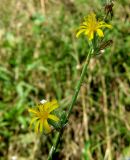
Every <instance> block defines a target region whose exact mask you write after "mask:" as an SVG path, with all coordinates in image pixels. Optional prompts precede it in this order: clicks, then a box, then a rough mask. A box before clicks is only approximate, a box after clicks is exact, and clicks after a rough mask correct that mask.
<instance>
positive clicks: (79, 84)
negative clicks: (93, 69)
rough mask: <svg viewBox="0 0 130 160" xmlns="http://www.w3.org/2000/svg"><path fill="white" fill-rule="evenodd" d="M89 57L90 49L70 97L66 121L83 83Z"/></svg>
mask: <svg viewBox="0 0 130 160" xmlns="http://www.w3.org/2000/svg"><path fill="white" fill-rule="evenodd" d="M91 55H92V49H90V51H89V53H88V55H87V58H86V61H85V64H84V67H83V70H82V73H81V76H80V80H79V81H78V84H77V86H76V90H75V93H74V96H73V97H72V103H71V105H70V107H69V110H68V114H67V119H68V118H69V117H70V114H71V111H72V109H73V106H74V104H75V102H76V99H77V96H78V93H79V90H80V87H81V85H82V83H83V80H84V76H85V74H86V71H87V67H88V64H89V61H90V59H91Z"/></svg>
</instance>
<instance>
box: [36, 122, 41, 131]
mask: <svg viewBox="0 0 130 160" xmlns="http://www.w3.org/2000/svg"><path fill="white" fill-rule="evenodd" d="M39 125H40V121H37V123H36V125H35V132H36V133H38V131H39Z"/></svg>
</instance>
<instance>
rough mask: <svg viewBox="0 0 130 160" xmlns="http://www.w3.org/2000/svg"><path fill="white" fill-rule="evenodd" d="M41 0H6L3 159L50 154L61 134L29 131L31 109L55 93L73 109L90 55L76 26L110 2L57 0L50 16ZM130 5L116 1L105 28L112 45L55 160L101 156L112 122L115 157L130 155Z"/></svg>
mask: <svg viewBox="0 0 130 160" xmlns="http://www.w3.org/2000/svg"><path fill="white" fill-rule="evenodd" d="M39 2H40V1H38V2H36V1H33V0H30V1H28V2H27V1H25V0H21V1H16V0H12V1H10V2H9V1H8V0H4V3H3V2H0V17H1V20H0V50H1V51H0V159H1V160H6V159H11V157H13V156H16V157H17V159H19V160H24V159H30V160H31V159H32V160H34V159H36V160H40V159H46V158H47V154H48V152H49V149H50V148H51V145H52V143H53V141H55V134H54V133H52V135H48V136H44V135H42V136H39V135H36V134H34V132H33V131H31V130H29V127H28V126H29V121H30V115H29V113H28V111H27V109H28V107H29V106H34V105H35V104H36V103H38V102H39V100H41V99H50V98H57V99H58V101H59V103H60V105H61V108H63V109H64V110H66V109H67V108H68V105H69V103H70V101H71V97H72V95H73V93H74V89H75V86H76V83H77V80H78V79H79V76H80V73H81V69H82V66H83V62H84V60H85V57H86V54H87V52H88V45H87V40H86V38H85V37H83V36H81V38H79V39H76V38H75V32H76V29H77V27H78V26H79V24H80V22H81V21H82V19H83V17H84V16H85V15H87V13H89V11H92V10H94V11H96V12H97V13H98V14H101V15H102V14H103V5H104V3H105V1H90V0H88V1H85V0H75V1H74V3H70V1H69V0H68V1H63V2H62V1H61V2H60V1H56V2H55V1H53V0H51V1H48V2H47V4H46V17H44V16H43V15H42V11H41V7H40V3H39ZM129 5H130V2H128V1H126V0H120V1H116V2H115V6H114V17H113V20H112V25H113V29H112V30H111V31H109V32H108V33H106V34H107V37H106V39H112V40H113V45H112V46H111V47H109V48H107V49H105V53H104V54H102V55H101V56H98V57H97V58H96V59H92V61H91V63H90V65H89V69H88V73H87V74H86V78H85V81H84V84H83V86H82V88H81V91H80V94H79V96H78V100H77V103H76V105H75V107H74V110H73V114H72V116H71V118H70V122H69V124H68V125H67V127H66V129H65V133H64V135H63V139H62V142H61V146H60V150H58V154H57V159H63V160H64V159H67V158H68V159H72V160H73V159H77V160H79V159H85V160H88V159H93V160H96V159H97V160H103V158H104V156H105V154H106V150H107V142H108V139H107V138H106V128H107V127H108V128H109V131H110V132H109V134H110V141H111V144H110V148H111V151H112V157H113V159H117V160H119V158H120V157H122V156H124V157H125V156H126V157H127V156H130V155H129V153H130V149H129V148H130V134H129V132H130V118H129V117H130V98H129V97H130V90H129V88H130V58H129V57H130V47H129V46H130V36H129V35H130V23H129V22H130V13H129ZM104 87H105V88H104ZM104 95H106V100H107V111H108V113H107V115H106V114H105V111H104V103H105V97H104ZM104 115H105V117H106V118H107V120H108V122H107V124H106V123H105V121H104V119H105V118H104ZM90 157H91V158H90Z"/></svg>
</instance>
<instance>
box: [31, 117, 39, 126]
mask: <svg viewBox="0 0 130 160" xmlns="http://www.w3.org/2000/svg"><path fill="white" fill-rule="evenodd" d="M38 118H39V117H33V118H32V120H31V122H30V128H31V127H32V124H33V123H34V122H35V121H36V120H37V119H38Z"/></svg>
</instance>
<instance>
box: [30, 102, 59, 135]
mask: <svg viewBox="0 0 130 160" xmlns="http://www.w3.org/2000/svg"><path fill="white" fill-rule="evenodd" d="M58 107H59V105H58V102H57V100H52V101H51V102H48V101H45V102H44V103H41V104H39V105H38V106H37V108H36V109H29V110H28V111H29V112H32V113H33V118H32V120H31V122H30V126H32V124H33V123H34V122H35V123H36V124H35V132H36V133H38V132H42V130H43V129H44V132H45V133H49V132H50V131H51V127H50V126H49V124H48V121H47V120H48V119H52V120H54V121H56V122H58V121H59V118H58V117H57V116H55V115H53V114H50V113H51V112H52V111H53V110H55V109H56V108H58Z"/></svg>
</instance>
